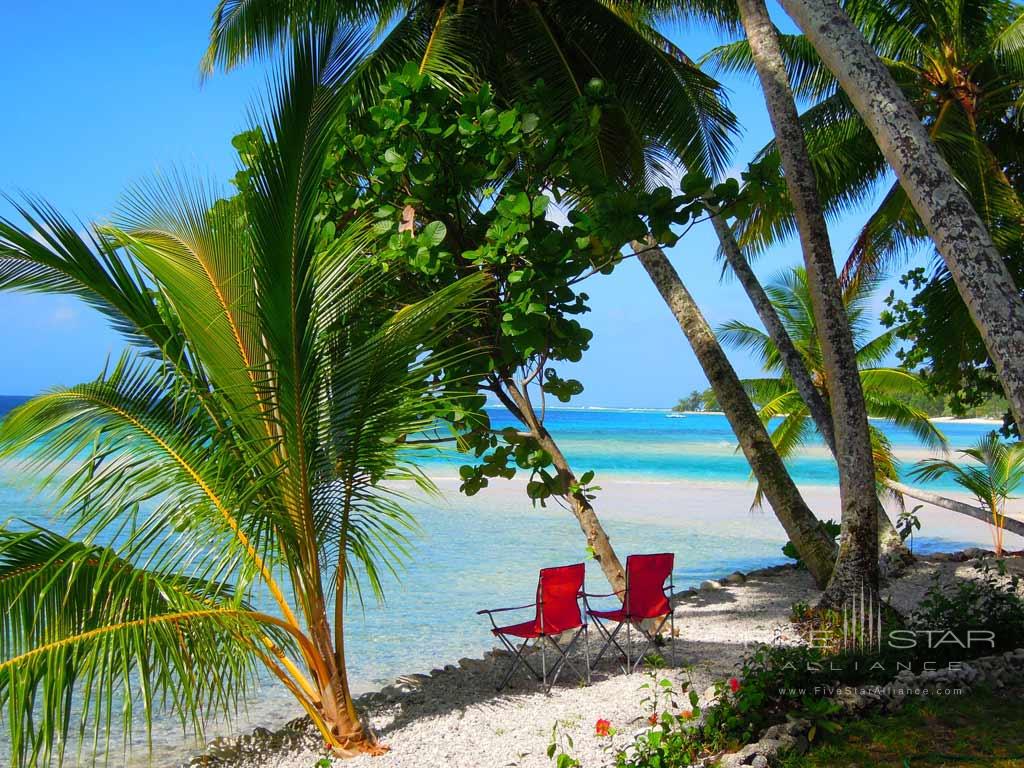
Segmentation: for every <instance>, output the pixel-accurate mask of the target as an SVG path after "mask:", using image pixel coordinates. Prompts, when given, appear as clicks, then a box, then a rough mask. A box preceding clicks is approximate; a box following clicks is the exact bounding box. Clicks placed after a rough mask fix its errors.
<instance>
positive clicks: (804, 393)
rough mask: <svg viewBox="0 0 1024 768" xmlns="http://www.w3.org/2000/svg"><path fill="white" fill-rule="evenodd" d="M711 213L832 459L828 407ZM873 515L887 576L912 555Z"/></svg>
mask: <svg viewBox="0 0 1024 768" xmlns="http://www.w3.org/2000/svg"><path fill="white" fill-rule="evenodd" d="M711 213H712V214H713V215H712V217H711V224H712V226H714V228H715V233H716V234H717V235H718V242H719V243H720V244H721V246H722V253H723V254H724V255H725V260H726V262H727V263H728V264H729V267H730V268H731V269H732V271H733V274H734V275H736V279H737V280H739V282H740V285H742V286H743V290H744V291H746V293H747V297H748V298H749V299H750V303H751V304H753V305H754V310H755V311H756V312H757V316H758V317H759V318H760V319H761V323H762V324H763V325H764V327H765V331H766V332H767V333H768V337H769V338H770V339H771V340H772V343H773V344H775V348H776V349H777V350H778V351H779V355H780V356H781V357H782V362H783V364H784V365H785V366H786V370H787V371H789V375H790V376H791V377H792V378H793V384H794V386H795V387H796V391H797V392H798V393H799V394H800V397H801V399H802V400H803V401H804V403H805V404H806V405H807V410H808V412H809V413H810V414H811V418H812V419H813V420H814V425H815V426H816V427H817V428H818V432H819V433H820V434H821V436H822V438H823V439H824V440H825V444H826V445H827V446H828V448H829V450H830V451H831V452H832V456H833V457H835V456H838V454H837V452H836V438H835V433H834V432H833V429H832V414H831V412H830V411H829V407H828V404H827V403H826V402H825V398H823V397H822V396H821V393H820V392H819V391H818V388H817V387H816V386H815V385H814V381H813V380H812V379H811V374H810V371H808V370H807V365H806V364H805V363H804V359H803V357H802V356H801V355H800V352H799V351H798V350H797V348H796V347H795V346H794V345H793V340H792V339H791V338H790V337H789V333H788V332H787V331H786V326H784V325H783V324H782V319H781V318H780V317H779V313H778V312H777V311H776V310H775V305H774V304H772V301H771V299H770V298H768V294H767V293H765V291H764V287H763V286H762V285H761V281H760V280H758V279H757V275H755V274H754V270H753V269H751V268H750V263H749V262H748V261H747V259H746V257H744V255H743V253H742V251H741V250H740V245H739V243H738V242H736V236H735V234H734V233H733V231H732V228H731V227H730V226H729V224H728V223H727V222H726V221H725V218H724V217H723V216H721V214H719V212H718V211H717V210H714V209H712V210H711ZM877 514H878V553H879V559H880V561H881V563H882V567H883V569H884V570H885V571H886V572H888V573H891V572H892V571H894V570H896V569H898V568H899V567H900V566H901V565H903V564H906V563H908V562H910V561H912V560H913V555H911V553H910V550H908V549H907V547H906V545H905V544H904V543H903V539H901V538H900V535H899V534H898V533H897V532H896V529H895V528H894V527H893V525H892V521H891V520H890V519H889V515H887V514H886V512H885V507H883V506H882V503H881V501H879V502H878V506H877Z"/></svg>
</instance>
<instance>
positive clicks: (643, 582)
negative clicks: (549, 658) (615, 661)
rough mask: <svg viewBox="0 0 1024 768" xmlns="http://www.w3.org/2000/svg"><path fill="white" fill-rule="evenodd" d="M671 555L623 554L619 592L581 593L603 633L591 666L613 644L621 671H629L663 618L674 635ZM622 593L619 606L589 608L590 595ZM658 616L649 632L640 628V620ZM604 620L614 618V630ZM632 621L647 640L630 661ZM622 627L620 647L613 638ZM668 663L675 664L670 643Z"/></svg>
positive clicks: (661, 625)
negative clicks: (623, 575) (621, 659)
mask: <svg viewBox="0 0 1024 768" xmlns="http://www.w3.org/2000/svg"><path fill="white" fill-rule="evenodd" d="M675 559H676V558H675V555H673V554H672V553H670V552H667V553H663V554H659V555H630V556H629V557H627V558H626V588H625V591H624V592H623V593H620V592H610V593H608V594H607V595H589V594H586V593H584V594H583V601H584V603H585V605H586V607H587V615H588V616H590V617H591V618H593V619H594V625H595V626H596V627H597V631H598V632H600V633H601V636H602V637H604V641H605V642H604V645H603V646H601V650H600V652H599V653H598V654H597V656H596V657H595V658H594V666H597V663H598V662H599V661H600V660H601V657H602V656H603V655H604V653H605V651H607V650H608V649H609V648H610V647H611V646H615V647H616V648H617V649H618V650H619V653H621V654H622V655H623V656H624V657H625V659H626V666H624V667H623V668H622V671H623V672H626V671H627V670H629V671H633V670H634V669H635V667H636V666H639V664H640V662H641V661H643V659H644V657H645V655H646V653H647V649H648V648H650V647H651V644H652V643H653V642H654V638H655V637H657V635H658V633H659V632H661V630H662V628H663V627H664V626H665V622H669V627H670V632H671V635H672V636H673V637H675V629H676V625H675V618H674V616H673V611H672V605H671V603H670V602H669V596H670V595H671V594H672V589H673V586H674V585H673V583H672V568H673V566H674V565H675ZM619 594H622V596H623V599H622V607H621V608H615V609H613V610H610V611H595V610H591V608H590V603H589V602H588V600H587V599H588V598H590V597H611V596H612V595H619ZM658 618H660V619H661V622H660V623H659V624H658V625H657V626H656V627H655V629H654V630H653V631H652V632H648V631H646V630H644V629H643V627H642V626H641V624H640V622H642V621H645V620H647V619H658ZM604 622H609V623H611V622H615V623H616V627H615V629H614V631H609V630H608V627H606V626H605V624H604ZM633 624H636V625H637V629H639V630H640V632H641V633H642V634H643V635H644V636H645V637H646V639H647V642H646V643H645V644H644V647H643V648H642V649H641V651H640V654H639V655H638V656H636V661H635V662H634V661H633V658H634V657H633V635H632V633H631V631H630V627H631V626H632V625H633ZM623 626H625V627H626V649H625V650H623V648H622V646H621V645H619V642H618V640H616V639H615V638H616V637H617V636H618V634H619V630H621V629H622V627H623ZM671 653H672V663H673V664H675V645H674V644H673V645H672V648H671Z"/></svg>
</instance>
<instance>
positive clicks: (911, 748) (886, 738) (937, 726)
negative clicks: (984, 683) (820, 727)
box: [781, 688, 1024, 768]
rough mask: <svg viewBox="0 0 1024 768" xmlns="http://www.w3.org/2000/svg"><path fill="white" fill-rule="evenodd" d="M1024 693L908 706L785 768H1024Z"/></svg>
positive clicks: (847, 728) (980, 692) (846, 730)
mask: <svg viewBox="0 0 1024 768" xmlns="http://www.w3.org/2000/svg"><path fill="white" fill-rule="evenodd" d="M1021 734H1024V688H1012V689H1010V688H1008V689H1003V690H1000V691H991V690H986V689H977V690H974V691H970V692H965V693H964V694H963V695H961V696H944V697H933V698H929V699H919V700H915V701H912V702H908V703H907V705H906V706H904V707H903V708H902V709H901V710H900V711H899V712H897V713H895V714H891V715H874V716H871V717H868V718H864V719H863V720H858V721H855V722H847V723H844V724H843V730H842V731H840V732H839V733H836V734H833V735H829V736H827V737H825V738H823V739H821V741H820V743H819V744H818V745H816V746H815V747H814V749H812V750H811V751H810V752H809V753H808V754H806V755H803V756H796V755H793V756H790V757H788V758H786V759H785V760H783V761H782V763H781V765H782V768H889V767H890V766H891V768H924V766H929V768H940V767H942V766H948V767H950V768H951V767H952V766H985V768H1024V738H1022V735H1021Z"/></svg>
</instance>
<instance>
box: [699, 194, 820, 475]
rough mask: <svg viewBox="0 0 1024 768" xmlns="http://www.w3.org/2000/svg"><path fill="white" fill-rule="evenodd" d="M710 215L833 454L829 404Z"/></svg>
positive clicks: (720, 221) (718, 220)
mask: <svg viewBox="0 0 1024 768" xmlns="http://www.w3.org/2000/svg"><path fill="white" fill-rule="evenodd" d="M712 213H713V214H714V215H713V216H712V218H711V224H712V225H713V226H714V228H715V234H717V235H718V242H719V243H720V244H721V246H722V254H723V255H724V256H725V260H726V262H727V263H728V264H729V267H730V268H731V269H732V272H733V274H734V275H736V279H737V280H739V281H740V285H742V286H743V290H744V291H746V293H747V297H748V298H749V299H750V303H751V304H753V305H754V310H755V311H756V312H757V316H758V317H759V318H760V319H761V323H762V324H763V325H764V328H765V331H767V333H768V336H769V338H771V340H772V343H773V344H775V348H776V349H778V350H779V355H780V356H781V357H782V361H783V363H784V364H785V366H786V370H787V371H789V375H790V376H792V377H793V384H794V385H795V386H796V391H797V392H799V393H800V397H801V399H802V400H803V401H804V403H806V405H807V410H808V411H809V412H810V414H811V418H812V419H814V425H815V426H816V427H817V428H818V432H820V433H821V436H822V438H823V439H824V440H825V444H826V445H828V447H829V450H831V451H832V454H833V455H835V453H836V438H835V433H834V432H833V430H832V414H831V413H829V409H828V405H826V404H825V398H823V397H822V396H821V393H820V392H818V388H817V387H816V386H814V381H813V380H812V379H811V374H810V372H809V371H808V370H807V366H806V365H805V364H804V359H803V357H802V356H801V355H800V352H799V351H797V348H796V347H795V346H794V345H793V340H792V339H791V338H790V337H789V333H787V332H786V327H785V326H784V325H783V324H782V320H781V318H779V313H778V312H776V311H775V305H773V304H772V300H771V299H769V298H768V294H767V293H765V291H764V287H763V286H762V285H761V282H760V281H759V280H758V279H757V275H755V274H754V270H753V269H751V268H750V263H749V262H748V261H747V259H746V257H745V256H744V255H743V253H742V252H741V251H740V245H739V243H737V242H736V236H735V235H734V234H733V231H732V228H731V227H730V226H729V225H728V224H727V223H726V221H725V219H724V218H723V217H722V216H721V215H720V214H719V213H718V212H717V211H712Z"/></svg>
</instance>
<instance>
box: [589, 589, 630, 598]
mask: <svg viewBox="0 0 1024 768" xmlns="http://www.w3.org/2000/svg"><path fill="white" fill-rule="evenodd" d="M625 593H626V590H624V589H617V590H615V591H614V592H609V593H608V594H607V595H598V594H595V593H593V592H581V593H580V594H581V595H583V597H614V596H615V595H623V594H625Z"/></svg>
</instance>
